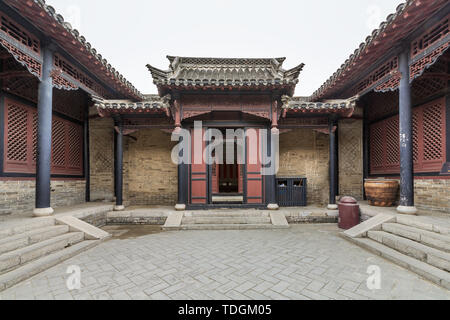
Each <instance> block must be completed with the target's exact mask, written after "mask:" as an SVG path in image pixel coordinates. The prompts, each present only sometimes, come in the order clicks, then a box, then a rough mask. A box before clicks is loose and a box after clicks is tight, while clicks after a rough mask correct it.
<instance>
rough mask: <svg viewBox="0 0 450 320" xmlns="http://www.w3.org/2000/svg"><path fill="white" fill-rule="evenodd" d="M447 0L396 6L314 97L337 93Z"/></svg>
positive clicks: (411, 0) (415, 0)
mask: <svg viewBox="0 0 450 320" xmlns="http://www.w3.org/2000/svg"><path fill="white" fill-rule="evenodd" d="M447 4H448V0H426V1H424V0H406V2H404V3H402V4H400V5H399V6H398V7H397V10H396V12H395V13H393V14H390V15H389V16H388V17H387V18H386V21H384V22H382V23H381V25H380V27H379V28H378V29H375V30H374V31H373V32H372V33H371V34H370V35H369V36H368V37H367V38H366V40H365V42H363V43H361V44H360V46H359V48H358V49H356V50H355V52H354V53H353V54H352V55H350V57H349V58H348V59H347V60H346V61H345V62H344V63H343V64H342V65H341V67H340V68H339V69H338V70H337V71H336V72H335V73H334V74H333V75H332V76H331V77H330V78H329V79H328V80H327V81H326V82H325V83H324V84H323V85H322V86H321V87H320V88H319V89H318V90H317V91H316V92H314V93H313V95H312V97H311V99H312V100H320V99H323V98H324V97H330V96H333V95H335V94H336V92H337V91H339V89H342V88H343V87H345V86H346V85H348V84H349V83H350V82H351V81H352V79H354V77H355V75H358V74H362V73H364V72H365V71H364V70H365V69H367V68H368V67H370V66H371V65H372V64H373V63H375V62H376V60H377V59H380V58H381V57H382V55H384V54H385V53H386V52H388V51H389V50H390V49H391V48H392V47H394V46H397V45H398V44H399V43H400V42H401V41H402V39H404V38H405V37H406V36H408V35H409V34H410V33H411V32H412V31H413V30H414V29H415V28H417V27H418V26H419V25H420V24H422V23H423V22H424V21H425V20H426V19H427V18H428V17H430V16H431V15H432V14H434V13H436V12H437V11H438V10H439V9H441V8H442V7H443V6H445V5H447Z"/></svg>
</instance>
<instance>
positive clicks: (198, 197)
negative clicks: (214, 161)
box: [190, 129, 208, 205]
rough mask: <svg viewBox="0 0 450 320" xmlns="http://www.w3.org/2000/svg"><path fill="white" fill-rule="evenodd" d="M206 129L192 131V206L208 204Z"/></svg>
mask: <svg viewBox="0 0 450 320" xmlns="http://www.w3.org/2000/svg"><path fill="white" fill-rule="evenodd" d="M205 132H206V130H205V129H192V130H191V139H192V143H191V161H192V162H191V188H190V190H191V204H205V205H206V204H208V166H207V164H206V161H205V159H204V153H205V149H206V142H205V139H203V136H204V134H205Z"/></svg>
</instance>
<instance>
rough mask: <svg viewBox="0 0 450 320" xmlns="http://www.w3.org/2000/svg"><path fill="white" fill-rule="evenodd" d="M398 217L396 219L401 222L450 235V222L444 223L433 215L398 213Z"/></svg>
mask: <svg viewBox="0 0 450 320" xmlns="http://www.w3.org/2000/svg"><path fill="white" fill-rule="evenodd" d="M396 218H397V220H396V221H397V223H399V224H403V225H406V226H410V227H414V228H418V229H423V230H426V231H431V232H436V233H441V234H443V235H450V223H449V224H448V225H444V223H443V222H441V221H439V220H437V219H433V218H432V217H422V216H418V217H415V216H403V215H398V216H397V217H396Z"/></svg>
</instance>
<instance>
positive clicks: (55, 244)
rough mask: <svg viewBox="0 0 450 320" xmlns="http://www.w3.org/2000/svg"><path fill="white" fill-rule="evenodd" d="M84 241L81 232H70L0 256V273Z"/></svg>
mask: <svg viewBox="0 0 450 320" xmlns="http://www.w3.org/2000/svg"><path fill="white" fill-rule="evenodd" d="M83 240H84V233H83V232H70V233H66V234H63V235H60V236H57V237H54V238H51V239H48V240H45V241H42V242H38V243H36V244H33V245H31V246H27V247H24V248H20V249H17V250H14V251H11V252H8V253H5V254H2V255H0V273H4V272H7V271H10V270H12V269H14V268H17V267H18V266H20V265H24V264H25V263H27V262H30V261H33V260H35V259H38V258H40V257H43V256H46V255H48V254H50V253H52V252H55V251H59V250H62V249H64V248H66V247H69V246H71V245H74V244H76V243H79V242H81V241H83Z"/></svg>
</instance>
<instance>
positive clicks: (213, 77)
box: [147, 56, 304, 86]
mask: <svg viewBox="0 0 450 320" xmlns="http://www.w3.org/2000/svg"><path fill="white" fill-rule="evenodd" d="M167 58H168V59H169V61H170V68H169V70H161V69H158V68H155V67H153V66H151V65H147V67H148V69H149V70H150V72H151V74H152V76H153V80H154V83H155V84H156V85H157V86H164V85H176V86H270V85H293V86H295V85H296V84H297V83H298V77H299V75H300V72H301V71H302V70H303V67H304V64H300V65H299V66H297V67H295V68H292V69H290V70H284V69H283V68H282V65H283V62H284V61H285V58H275V59H243V58H236V59H234V58H188V57H173V56H168V57H167Z"/></svg>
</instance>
